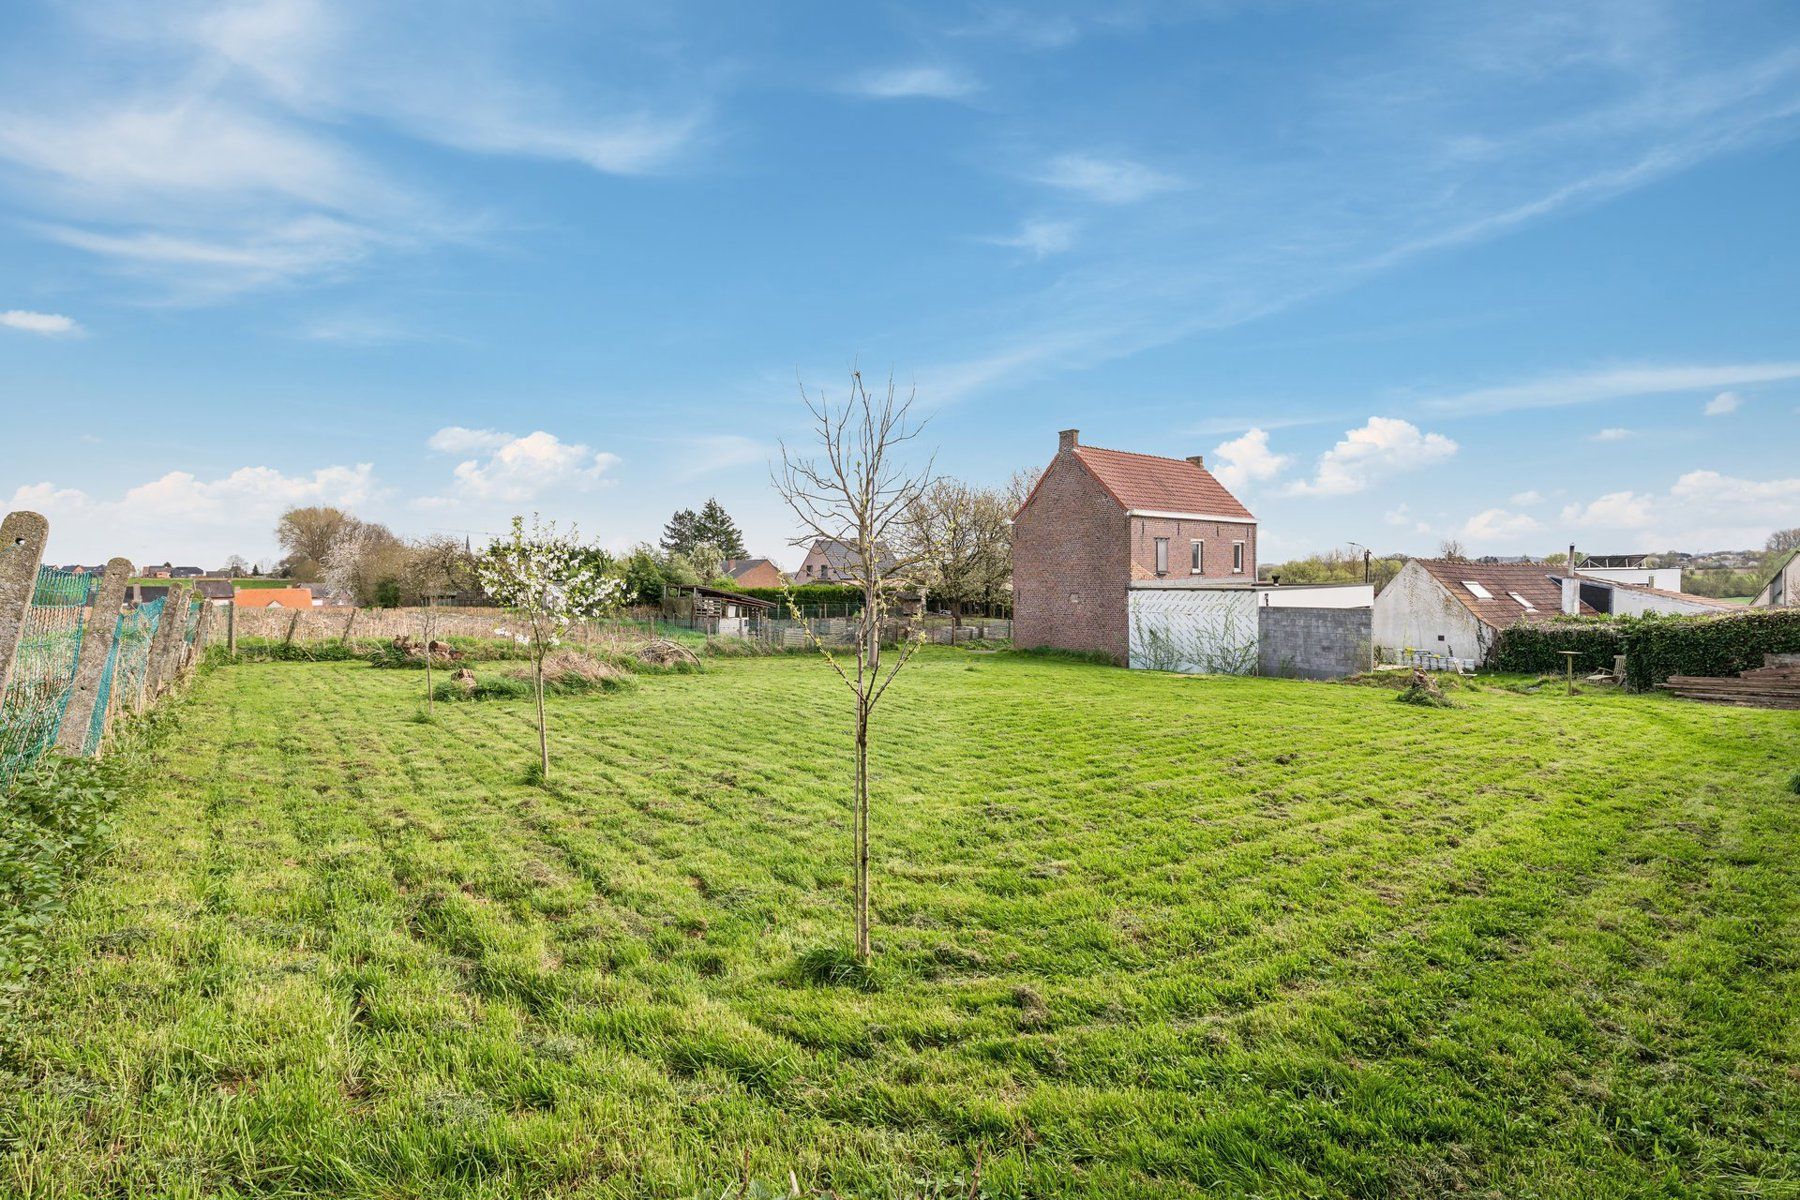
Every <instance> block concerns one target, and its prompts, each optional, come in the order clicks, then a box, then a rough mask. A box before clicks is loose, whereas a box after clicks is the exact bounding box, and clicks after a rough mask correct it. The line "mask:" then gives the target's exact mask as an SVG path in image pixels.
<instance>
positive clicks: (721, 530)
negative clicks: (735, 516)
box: [690, 499, 750, 558]
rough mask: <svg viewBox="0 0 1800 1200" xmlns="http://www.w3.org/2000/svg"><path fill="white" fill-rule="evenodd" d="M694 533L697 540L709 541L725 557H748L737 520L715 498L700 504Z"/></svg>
mask: <svg viewBox="0 0 1800 1200" xmlns="http://www.w3.org/2000/svg"><path fill="white" fill-rule="evenodd" d="M694 534H695V538H696V541H697V542H711V543H712V544H713V545H715V546H717V547H718V548H719V553H720V554H721V555H723V556H724V557H726V558H747V557H749V554H750V552H749V551H748V550H746V549H745V548H744V535H743V534H742V533H741V532H740V531H739V530H738V527H737V522H735V521H733V520H732V519H731V516H730V514H729V513H727V512H726V511H725V506H724V505H722V504H720V503H719V502H718V501H717V500H715V499H708V500H707V502H706V503H705V504H703V505H701V506H700V515H699V517H698V518H696V520H695V525H694ZM691 553H692V552H691V551H690V554H691Z"/></svg>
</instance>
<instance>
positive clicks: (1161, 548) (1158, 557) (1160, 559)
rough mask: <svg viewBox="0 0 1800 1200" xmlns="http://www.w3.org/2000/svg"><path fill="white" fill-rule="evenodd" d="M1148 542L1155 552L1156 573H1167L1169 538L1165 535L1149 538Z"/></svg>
mask: <svg viewBox="0 0 1800 1200" xmlns="http://www.w3.org/2000/svg"><path fill="white" fill-rule="evenodd" d="M1150 542H1151V546H1152V547H1153V553H1154V554H1155V562H1156V573H1157V574H1158V575H1167V574H1168V573H1169V539H1168V538H1166V537H1159V538H1151V539H1150Z"/></svg>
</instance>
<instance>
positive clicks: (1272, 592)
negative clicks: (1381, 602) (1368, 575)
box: [1256, 583, 1375, 608]
mask: <svg viewBox="0 0 1800 1200" xmlns="http://www.w3.org/2000/svg"><path fill="white" fill-rule="evenodd" d="M1256 602H1257V604H1259V605H1260V606H1262V607H1263V608H1368V607H1369V606H1371V605H1372V604H1374V603H1375V587H1374V585H1373V584H1368V583H1284V584H1282V585H1281V586H1279V587H1274V586H1268V585H1263V584H1259V585H1257V588H1256Z"/></svg>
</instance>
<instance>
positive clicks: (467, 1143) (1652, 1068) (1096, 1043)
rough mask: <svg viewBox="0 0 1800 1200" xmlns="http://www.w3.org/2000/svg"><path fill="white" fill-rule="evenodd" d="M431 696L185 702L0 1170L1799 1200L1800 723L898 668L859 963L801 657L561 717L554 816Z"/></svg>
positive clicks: (520, 735) (831, 766) (809, 663)
mask: <svg viewBox="0 0 1800 1200" xmlns="http://www.w3.org/2000/svg"><path fill="white" fill-rule="evenodd" d="M422 682H423V681H422V680H421V679H420V678H419V675H418V673H416V672H406V671H379V670H373V669H370V668H368V667H366V666H363V665H360V664H338V663H331V664H263V665H249V666H238V667H233V668H226V669H219V670H215V671H213V672H212V673H210V674H208V675H205V676H203V677H202V678H201V679H200V680H199V682H198V683H197V685H196V686H195V687H194V689H193V692H192V694H191V695H190V696H189V697H188V698H187V699H186V700H184V701H183V702H182V703H181V706H180V710H179V715H178V717H177V719H176V721H175V722H174V727H173V728H172V729H171V730H170V731H169V732H167V733H166V734H165V735H163V736H162V737H161V739H160V740H159V742H158V743H157V745H156V748H155V750H154V751H153V754H154V761H153V763H152V765H151V769H150V770H149V771H148V772H147V775H148V782H147V784H146V785H145V786H144V787H143V788H142V789H141V790H139V791H138V792H136V793H135V794H133V795H132V796H131V798H130V799H129V800H128V801H127V803H126V805H125V807H124V808H123V809H122V810H121V811H120V813H119V814H118V827H119V847H118V849H117V851H116V852H115V853H114V854H113V855H112V857H111V858H110V859H109V860H108V861H107V862H106V863H105V864H103V865H102V866H101V867H100V868H99V869H97V870H96V871H95V872H94V873H93V874H92V875H91V876H90V877H89V879H88V880H87V881H86V882H85V883H84V885H83V886H82V890H81V891H80V893H79V895H78V896H77V897H76V899H75V901H74V903H73V905H72V907H71V910H70V911H69V913H68V914H67V915H66V916H65V918H64V919H63V921H62V923H61V924H60V925H59V927H58V928H57V930H56V932H55V935H54V937H53V941H52V945H51V949H50V956H49V957H50V964H49V966H48V967H47V968H46V969H45V970H44V971H43V972H42V973H41V974H40V975H38V976H37V977H36V979H35V980H34V982H33V983H32V986H31V988H30V990H29V992H28V993H27V994H26V995H25V996H23V997H22V998H20V999H19V1001H18V1004H17V1005H16V1006H15V1009H14V1010H13V1018H12V1021H11V1026H12V1027H11V1028H9V1029H8V1030H7V1031H6V1032H7V1037H6V1038H5V1039H4V1040H3V1042H4V1044H3V1046H0V1054H4V1059H5V1061H4V1066H5V1067H6V1069H7V1070H9V1071H11V1072H13V1074H12V1075H11V1076H0V1095H3V1098H0V1155H3V1157H0V1195H6V1196H15V1195H16V1196H29V1197H38V1196H59V1197H76V1196H109V1197H111V1196H118V1197H125V1196H132V1197H135V1196H212V1195H257V1196H271V1195H281V1196H357V1197H411V1196H420V1197H427V1196H428V1197H452V1196H455V1197H501V1196H506V1197H511V1196H589V1195H602V1196H645V1195H648V1196H690V1195H708V1196H718V1195H721V1194H728V1195H739V1194H746V1195H756V1194H764V1192H765V1190H772V1191H776V1192H779V1193H781V1194H786V1193H787V1192H788V1190H789V1188H790V1186H791V1182H790V1181H792V1183H797V1185H798V1186H799V1188H800V1189H802V1190H803V1191H805V1192H807V1193H808V1194H813V1193H823V1192H825V1191H826V1190H828V1189H830V1190H834V1191H835V1192H836V1193H837V1194H840V1195H843V1196H890V1195H893V1196H902V1195H905V1196H915V1195H916V1196H939V1195H942V1196H967V1195H970V1194H972V1193H973V1192H974V1191H975V1186H974V1185H975V1180H974V1179H973V1174H974V1171H975V1165H976V1162H977V1160H978V1159H979V1163H980V1167H979V1171H980V1177H979V1190H980V1192H981V1193H982V1194H985V1195H989V1196H1021V1195H1034V1196H1049V1195H1091V1196H1152V1195H1155V1196H1165V1195H1171V1196H1181V1195H1193V1196H1200V1195H1208V1196H1211V1195H1224V1196H1237V1195H1242V1196H1252V1195H1254V1196H1340V1195H1351V1196H1388V1195H1400V1196H1438V1195H1447V1194H1464V1193H1472V1194H1478V1195H1479V1194H1490V1195H1494V1196H1507V1197H1513V1196H1545V1197H1571V1196H1582V1197H1602V1196H1626V1195H1632V1196H1637V1195H1659V1196H1660V1195H1671V1196H1685V1195H1693V1196H1712V1195H1749V1196H1794V1195H1796V1194H1800V990H1797V989H1800V797H1796V796H1794V795H1792V794H1790V793H1788V792H1787V791H1786V790H1785V784H1786V781H1787V779H1788V777H1789V776H1790V775H1791V774H1792V773H1793V771H1794V770H1795V768H1796V766H1797V765H1800V721H1796V719H1795V717H1794V715H1793V714H1782V713H1771V712H1755V711H1743V710H1735V709H1721V708H1713V707H1705V706H1700V705H1694V704H1688V703H1684V702H1681V701H1676V700H1672V699H1668V698H1663V697H1656V696H1651V697H1625V696H1596V695H1583V696H1578V697H1573V698H1571V697H1566V696H1563V695H1560V694H1559V689H1555V688H1550V689H1545V690H1544V691H1543V692H1541V693H1539V694H1535V695H1521V694H1514V693H1509V692H1505V691H1499V690H1483V691H1477V692H1462V693H1458V700H1459V702H1460V703H1461V705H1462V707H1460V708H1457V709H1454V710H1433V709H1418V708H1412V707H1409V706H1406V705H1401V704H1396V703H1394V701H1393V693H1392V692H1389V691H1384V690H1378V689H1372V688H1358V687H1348V686H1335V685H1319V684H1304V683H1291V682H1283V681H1273V680H1231V679H1204V680H1190V679H1180V678H1175V677H1165V676H1150V675H1144V674H1130V673H1126V672H1123V671H1117V670H1111V669H1107V668H1100V667H1093V666H1086V665H1080V664H1074V663H1065V662H1057V661H1046V660H1041V659H1032V658H1029V657H1023V656H1012V655H986V656H984V655H976V654H968V653H964V652H959V651H932V652H928V653H927V654H926V655H925V656H923V657H922V658H921V660H920V661H919V662H918V663H917V664H916V666H915V667H914V668H912V669H911V670H910V671H909V674H907V675H905V676H903V677H902V682H901V683H899V684H897V685H896V686H895V688H894V690H893V691H892V692H891V693H889V701H888V703H889V705H890V706H889V707H887V708H886V709H885V711H884V712H883V714H882V715H881V718H880V729H879V741H878V744H877V748H876V763H877V794H876V796H877V798H876V807H875V818H874V857H875V874H876V881H877V888H876V894H875V906H876V915H877V930H876V936H877V939H878V944H879V947H880V952H879V959H878V965H877V968H876V973H875V979H874V981H873V985H872V986H871V987H869V988H867V989H864V988H859V987H856V986H848V985H845V984H842V983H832V982H821V981H818V980H816V979H812V978H809V977H808V975H807V974H806V972H805V971H803V970H802V969H801V967H800V965H799V964H801V963H802V962H803V961H806V959H807V954H808V952H809V951H816V950H818V949H820V948H835V947H839V946H842V945H844V944H846V943H847V940H848V879H849V870H848V863H847V846H848V839H847V836H846V832H845V826H846V815H847V809H846V805H845V802H844V787H845V781H846V778H847V763H848V757H847V756H848V751H849V745H848V733H847V725H846V718H847V708H846V706H845V704H844V701H845V699H846V694H845V693H844V692H843V690H842V685H841V684H838V683H836V682H835V681H834V680H833V679H831V678H830V677H828V675H827V674H826V672H825V671H824V669H823V668H822V667H821V665H820V664H818V663H817V662H816V661H814V660H809V659H807V658H775V659H762V660H739V661H725V662H719V663H715V664H713V666H712V668H711V670H710V671H709V673H707V674H705V675H699V676H668V677H658V678H649V679H646V680H644V681H643V682H642V684H641V686H640V687H638V688H637V689H636V690H635V691H632V692H629V693H625V694H619V695H605V696H592V697H580V698H569V699H560V700H554V701H552V736H553V751H554V754H555V761H556V764H557V774H556V777H555V779H554V780H553V783H554V785H555V786H554V787H553V788H552V789H549V790H546V789H541V788H536V787H532V786H528V785H527V784H526V783H525V782H524V773H525V768H526V767H527V765H528V764H529V763H530V762H531V760H532V757H533V746H532V735H531V732H530V713H531V708H530V705H529V704H528V703H524V702H510V701H507V702H491V703H484V704H470V705H439V706H438V713H439V720H438V723H437V724H436V725H425V724H420V723H417V722H415V721H414V719H413V717H414V713H415V710H416V705H415V703H414V696H415V695H416V693H417V691H418V689H419V688H420V686H421V685H422ZM746 1171H747V1175H746ZM790 1173H791V1174H790ZM746 1178H748V1179H749V1180H750V1181H751V1182H750V1184H749V1185H748V1186H746V1184H745V1180H746Z"/></svg>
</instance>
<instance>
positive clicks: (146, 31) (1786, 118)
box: [0, 0, 1800, 566]
mask: <svg viewBox="0 0 1800 1200" xmlns="http://www.w3.org/2000/svg"><path fill="white" fill-rule="evenodd" d="M7 11H8V24H9V36H8V37H7V38H6V39H5V41H4V44H0V403H3V406H4V420H5V428H6V429H7V439H6V441H7V445H6V447H5V449H4V452H3V453H0V462H3V463H4V469H3V470H0V497H8V496H10V497H11V505H10V506H11V507H33V508H38V509H40V510H41V511H44V512H46V513H47V514H48V515H49V516H50V517H51V519H52V526H53V535H52V547H51V551H50V553H51V556H52V557H54V558H58V559H60V560H63V561H68V560H72V559H99V558H102V557H105V556H107V555H110V554H115V553H124V554H127V555H129V556H132V557H134V558H137V559H139V560H140V561H161V560H163V559H165V558H174V559H177V560H193V561H197V562H199V563H201V565H207V566H212V565H216V562H217V561H218V560H222V559H223V557H224V556H225V555H227V554H229V553H242V554H245V555H247V556H250V557H259V556H264V555H269V554H271V553H273V550H274V546H273V543H272V537H271V534H270V528H271V526H272V523H273V519H274V516H275V514H276V513H277V512H279V510H280V509H281V508H283V507H285V506H287V505H288V504H291V503H339V504H344V505H347V506H349V507H351V508H353V509H354V510H355V511H357V512H358V513H360V514H363V515H366V516H370V517H374V518H379V519H382V520H385V521H387V522H388V523H390V524H391V525H392V526H393V527H394V528H395V529H396V530H398V531H400V532H402V533H409V534H422V533H428V532H433V531H438V530H452V531H474V532H475V536H476V537H477V538H479V536H480V534H481V531H487V530H496V529H500V528H502V527H503V524H504V522H505V520H506V518H507V516H508V515H510V514H511V513H513V512H519V511H530V510H533V509H536V510H541V511H542V512H544V513H545V514H547V515H555V516H557V517H560V518H562V519H564V520H576V521H579V523H580V525H581V527H582V528H583V530H584V531H585V532H589V533H592V534H594V535H596V536H597V537H598V538H599V539H600V540H602V541H604V542H606V543H608V544H612V545H616V546H622V545H624V544H627V543H629V542H631V541H633V540H637V539H640V538H653V537H654V536H655V534H656V533H657V532H658V530H659V529H660V527H661V524H662V522H663V521H664V520H665V519H666V517H667V516H668V514H669V512H670V511H671V510H672V509H674V508H676V507H678V506H697V505H698V504H699V503H700V502H702V501H703V500H705V499H706V497H708V496H709V495H713V496H717V497H718V498H719V499H720V500H721V501H722V502H723V503H724V504H725V505H726V507H727V508H728V509H729V510H730V511H731V512H732V513H733V514H734V515H736V516H737V517H738V518H739V521H740V523H741V524H742V525H743V526H744V527H745V530H746V532H747V533H748V534H749V539H750V542H751V544H752V548H753V550H755V551H757V552H760V553H765V554H771V555H774V556H776V557H778V558H781V559H783V560H784V561H789V562H791V561H794V560H795V559H797V557H798V556H797V553H796V552H794V551H792V550H789V549H787V548H786V546H785V542H786V539H787V537H788V535H789V532H790V526H789V523H788V521H787V520H786V519H785V518H784V515H783V512H782V509H781V507H780V504H779V502H778V500H777V499H776V498H775V497H774V496H773V494H772V493H771V491H770V489H769V487H768V471H767V466H766V461H767V459H768V456H769V455H770V454H771V452H772V450H773V447H774V445H775V443H776V441H777V439H779V438H782V437H786V438H789V439H793V438H795V437H799V436H803V435H804V430H805V426H804V412H803V410H802V409H801V407H800V404H799V401H798V398H797V383H798V381H804V382H805V383H806V384H807V385H808V386H809V387H816V388H824V389H827V390H828V391H832V392H837V391H841V390H842V388H843V381H844V377H845V374H846V371H847V370H848V369H849V367H850V365H851V364H852V363H853V362H856V363H860V364H861V366H862V367H863V369H864V370H865V371H866V372H868V373H870V374H873V375H876V376H885V375H886V374H887V373H888V372H889V371H890V370H891V371H892V372H893V373H894V374H895V375H896V377H897V378H898V379H899V380H900V381H901V383H902V385H903V386H907V387H916V389H917V395H918V404H919V406H920V407H921V409H922V410H924V411H927V412H930V413H932V414H933V419H932V422H931V425H930V432H929V434H928V437H927V439H926V440H927V442H928V443H930V444H932V445H935V446H936V447H937V449H938V459H937V461H938V464H939V466H940V467H941V468H942V469H944V470H947V471H950V472H953V473H956V474H960V475H964V476H966V477H969V478H972V479H976V480H981V481H994V482H998V481H1001V480H1003V479H1004V478H1005V477H1006V476H1007V475H1009V474H1010V473H1011V472H1012V471H1013V470H1015V469H1017V468H1019V467H1022V466H1028V465H1036V464H1041V463H1042V462H1043V461H1045V460H1047V459H1048V457H1049V455H1050V453H1051V452H1052V451H1053V449H1054V445H1055V435H1056V431H1057V430H1058V429H1062V428H1065V427H1069V426H1077V427H1079V428H1080V429H1081V430H1082V436H1083V440H1084V441H1087V442H1090V443H1092V444H1095V445H1104V446H1113V447H1118V448H1124V449H1135V450H1142V451H1147V452H1151V453H1163V454H1170V455H1186V454H1192V453H1197V452H1198V453H1205V454H1206V455H1207V458H1208V462H1209V465H1212V466H1213V467H1214V468H1215V470H1216V471H1217V472H1218V473H1219V474H1220V475H1221V477H1222V478H1223V479H1225V480H1226V482H1227V483H1228V484H1229V485H1230V486H1232V487H1233V488H1234V489H1235V490H1237V491H1238V492H1239V494H1240V495H1241V496H1242V497H1243V498H1244V499H1245V501H1246V502H1247V503H1248V504H1249V505H1250V506H1251V507H1252V508H1253V509H1254V510H1255V511H1256V512H1257V514H1258V516H1259V517H1261V518H1262V521H1263V546H1262V550H1263V555H1264V557H1265V558H1280V557H1285V556H1287V555H1291V554H1299V553H1305V552H1308V551H1311V550H1317V549H1324V548H1326V547H1329V546H1334V545H1339V546H1341V545H1344V544H1345V543H1347V542H1349V541H1352V540H1354V541H1356V542H1359V543H1363V544H1367V545H1371V546H1373V547H1375V548H1376V549H1378V550H1388V549H1395V550H1405V551H1412V552H1428V551H1431V550H1433V549H1434V548H1435V547H1436V546H1437V545H1438V544H1439V542H1440V541H1441V540H1443V539H1445V538H1449V537H1454V538H1457V539H1459V540H1461V541H1462V542H1463V543H1464V544H1465V545H1466V546H1467V547H1468V549H1469V550H1470V551H1472V552H1492V553H1521V552H1535V553H1543V552H1547V551H1550V550H1553V549H1556V548H1557V547H1560V546H1562V545H1566V544H1567V543H1568V542H1569V541H1571V540H1574V541H1578V542H1579V543H1581V544H1582V546H1583V547H1584V548H1587V549H1591V550H1593V551H1596V552H1623V551H1633V550H1651V549H1661V548H1668V547H1676V548H1685V549H1693V550H1699V549H1711V548H1723V547H1738V546H1749V545H1757V544H1760V543H1761V541H1762V539H1763V537H1765V536H1766V535H1767V533H1768V532H1769V531H1770V530H1771V529H1774V528H1778V527H1785V526H1792V525H1797V524H1800V458H1797V457H1796V454H1795V449H1796V447H1797V446H1800V336H1797V334H1800V303H1796V286H1795V285H1796V280H1797V279H1800V143H1797V141H1796V135H1797V134H1800V9H1796V8H1795V6H1794V5H1792V4H1791V3H1786V2H1783V0H1774V2H1770V3H1729V2H1728V3H1719V4H1711V5H1706V6H1698V5H1692V4H1676V3H1670V4H1660V3H1653V2H1641V3H1640V2H1631V3H1624V2H1621V3H1593V4H1581V3H1567V2H1564V3H1543V4H1539V3H1533V2H1531V0H1521V2H1512V3H1506V4H1494V5H1481V4H1443V3H1419V4H1404V3H1388V4H1355V3H1316V4H1308V3H1302V2H1298V0H1295V2H1289V3H1266V4H1249V3H1246V4H1234V3H1229V2H1228V0H1214V2H1211V3H1197V4H1175V3H1166V4H1165V3H1139V4H1133V3H1124V4H1111V5H1106V6H1089V5H1081V6H1069V7H1057V6H1055V5H1044V4H1034V5H1030V6H1024V5H1021V6H1017V7H1009V6H1006V5H1002V4H968V5H932V6H922V5H914V6H839V7H837V8H829V7H826V8H822V7H820V6H817V5H786V6H733V5H706V6H683V5H596V4H568V5H560V4H557V3H554V2H551V0H533V2H531V3H526V4H518V3H510V4H491V5H490V4H465V3H438V4H429V5H427V4H412V5H405V4H394V5H373V4H354V3H348V2H341V3H340V2H334V0H264V2H258V3H243V4H218V3H192V4H189V3H178V2H171V3H160V4H155V5H144V4H141V3H122V2H121V3H109V2H107V0H97V2H88V3H83V4H80V5H64V4H49V5H42V6H38V5H32V4H28V3H19V2H18V0H14V3H11V4H9V5H8V6H7ZM1102 12H1103V13H1104V15H1097V14H1101V13H1102Z"/></svg>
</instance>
